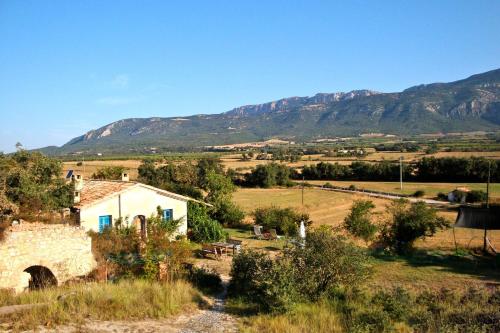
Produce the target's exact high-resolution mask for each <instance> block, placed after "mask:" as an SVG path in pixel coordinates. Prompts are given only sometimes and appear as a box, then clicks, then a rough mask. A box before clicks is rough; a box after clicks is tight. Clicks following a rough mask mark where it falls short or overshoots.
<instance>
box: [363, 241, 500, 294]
mask: <svg viewBox="0 0 500 333" xmlns="http://www.w3.org/2000/svg"><path fill="white" fill-rule="evenodd" d="M499 265H500V261H499V260H498V259H496V260H495V259H494V258H492V257H483V256H475V255H473V254H470V253H469V254H467V253H465V254H464V255H456V254H455V253H454V252H453V251H436V250H434V251H430V250H429V251H417V252H416V253H415V254H413V255H412V256H407V257H405V256H385V255H374V261H373V269H374V274H373V278H372V280H371V281H370V285H371V286H373V287H383V288H392V287H395V286H404V287H405V288H408V289H413V290H415V291H418V290H422V289H436V290H437V289H441V288H450V289H464V287H466V286H467V287H491V286H498V287H500V270H499V269H498V266H499Z"/></svg>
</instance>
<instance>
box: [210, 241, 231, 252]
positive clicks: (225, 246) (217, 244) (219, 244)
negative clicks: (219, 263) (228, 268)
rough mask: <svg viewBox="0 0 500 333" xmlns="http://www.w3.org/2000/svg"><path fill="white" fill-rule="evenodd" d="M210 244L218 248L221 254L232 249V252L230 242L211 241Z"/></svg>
mask: <svg viewBox="0 0 500 333" xmlns="http://www.w3.org/2000/svg"><path fill="white" fill-rule="evenodd" d="M210 245H212V246H213V247H215V248H216V249H218V250H219V251H220V252H221V255H222V254H226V255H227V253H228V250H233V253H234V248H233V244H231V243H226V242H214V243H211V244H210Z"/></svg>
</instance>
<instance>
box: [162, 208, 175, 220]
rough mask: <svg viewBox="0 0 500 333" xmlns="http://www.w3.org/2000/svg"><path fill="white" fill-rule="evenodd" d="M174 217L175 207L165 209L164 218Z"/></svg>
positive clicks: (170, 218)
mask: <svg viewBox="0 0 500 333" xmlns="http://www.w3.org/2000/svg"><path fill="white" fill-rule="evenodd" d="M173 218H174V210H173V209H164V210H163V220H165V221H170V220H172V219H173Z"/></svg>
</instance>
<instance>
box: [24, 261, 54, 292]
mask: <svg viewBox="0 0 500 333" xmlns="http://www.w3.org/2000/svg"><path fill="white" fill-rule="evenodd" d="M24 271H25V272H26V273H29V274H30V275H31V278H30V280H29V289H30V290H36V289H42V288H47V287H52V286H57V279H56V277H55V276H54V274H53V273H52V272H51V271H50V269H48V268H47V267H44V266H37V265H36V266H31V267H28V268H26V269H25V270H24Z"/></svg>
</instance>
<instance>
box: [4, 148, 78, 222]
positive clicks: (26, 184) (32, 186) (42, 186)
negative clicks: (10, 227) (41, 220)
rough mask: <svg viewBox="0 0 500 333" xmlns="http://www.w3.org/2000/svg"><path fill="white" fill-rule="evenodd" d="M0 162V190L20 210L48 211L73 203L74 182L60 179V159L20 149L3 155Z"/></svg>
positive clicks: (69, 205)
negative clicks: (6, 155) (8, 154)
mask: <svg viewBox="0 0 500 333" xmlns="http://www.w3.org/2000/svg"><path fill="white" fill-rule="evenodd" d="M0 164H1V165H0V190H1V191H2V192H3V196H4V197H5V198H7V199H8V201H10V202H11V203H13V204H14V205H15V206H18V207H20V208H22V210H23V211H25V212H39V211H50V210H54V209H60V208H67V207H71V206H72V205H73V192H74V188H73V184H71V183H66V182H65V181H64V180H63V179H61V178H60V175H61V173H62V162H61V161H59V160H56V159H52V158H49V157H47V156H44V155H42V154H40V153H38V152H34V153H32V152H28V151H25V150H19V151H17V152H16V153H14V154H12V155H10V156H8V157H2V159H1V161H0Z"/></svg>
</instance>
